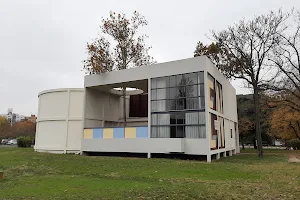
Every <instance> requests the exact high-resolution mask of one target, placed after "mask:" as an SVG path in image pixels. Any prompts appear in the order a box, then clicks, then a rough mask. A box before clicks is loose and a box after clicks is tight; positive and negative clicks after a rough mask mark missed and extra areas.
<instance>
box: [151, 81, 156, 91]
mask: <svg viewBox="0 0 300 200" xmlns="http://www.w3.org/2000/svg"><path fill="white" fill-rule="evenodd" d="M151 88H152V89H154V88H156V78H152V79H151Z"/></svg>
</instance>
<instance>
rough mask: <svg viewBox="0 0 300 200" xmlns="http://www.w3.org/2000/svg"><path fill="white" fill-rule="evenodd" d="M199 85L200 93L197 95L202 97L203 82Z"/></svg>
mask: <svg viewBox="0 0 300 200" xmlns="http://www.w3.org/2000/svg"><path fill="white" fill-rule="evenodd" d="M199 87H200V94H199V96H202V97H204V96H205V95H204V84H200V85H199Z"/></svg>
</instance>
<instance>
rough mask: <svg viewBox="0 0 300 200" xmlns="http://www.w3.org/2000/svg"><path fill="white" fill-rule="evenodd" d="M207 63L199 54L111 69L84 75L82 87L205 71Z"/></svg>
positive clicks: (205, 58)
mask: <svg viewBox="0 0 300 200" xmlns="http://www.w3.org/2000/svg"><path fill="white" fill-rule="evenodd" d="M207 63H210V64H212V63H211V61H210V60H209V59H208V58H207V57H206V56H199V57H194V58H188V59H183V60H176V61H171V62H165V63H158V64H152V65H148V66H142V67H136V68H129V69H124V70H118V71H111V72H106V73H103V74H93V75H86V76H85V77H84V87H93V86H99V85H109V84H115V83H125V82H131V81H137V80H144V79H149V78H156V77H162V76H171V75H176V74H184V73H191V72H198V71H205V68H206V65H207Z"/></svg>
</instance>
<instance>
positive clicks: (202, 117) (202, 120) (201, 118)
mask: <svg viewBox="0 0 300 200" xmlns="http://www.w3.org/2000/svg"><path fill="white" fill-rule="evenodd" d="M199 124H206V121H205V112H199Z"/></svg>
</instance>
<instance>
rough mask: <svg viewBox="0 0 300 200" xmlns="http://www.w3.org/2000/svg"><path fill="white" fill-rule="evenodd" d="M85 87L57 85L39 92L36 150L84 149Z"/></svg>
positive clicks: (65, 150)
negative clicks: (69, 87) (62, 86)
mask: <svg viewBox="0 0 300 200" xmlns="http://www.w3.org/2000/svg"><path fill="white" fill-rule="evenodd" d="M82 114H83V89H55V90H47V91H43V92H41V93H40V94H39V108H38V118H37V129H36V140H35V147H34V149H35V151H38V152H52V153H75V152H79V151H80V145H81V133H82Z"/></svg>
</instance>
